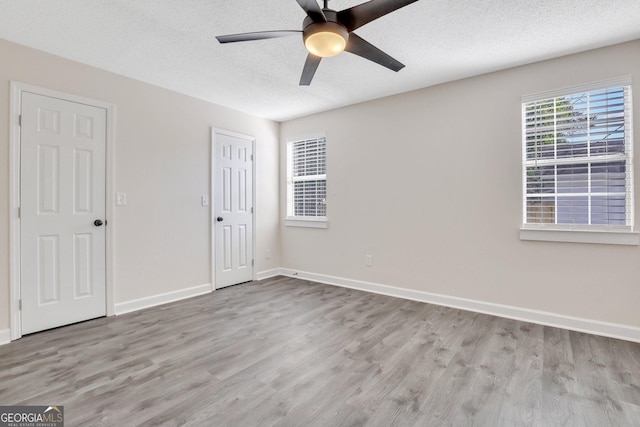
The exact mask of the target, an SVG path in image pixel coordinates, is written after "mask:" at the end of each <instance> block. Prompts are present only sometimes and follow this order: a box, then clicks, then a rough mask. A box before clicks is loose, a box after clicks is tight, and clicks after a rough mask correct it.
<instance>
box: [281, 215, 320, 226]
mask: <svg viewBox="0 0 640 427" xmlns="http://www.w3.org/2000/svg"><path fill="white" fill-rule="evenodd" d="M284 225H285V226H286V227H306V228H329V221H327V219H326V218H300V217H298V218H285V219H284Z"/></svg>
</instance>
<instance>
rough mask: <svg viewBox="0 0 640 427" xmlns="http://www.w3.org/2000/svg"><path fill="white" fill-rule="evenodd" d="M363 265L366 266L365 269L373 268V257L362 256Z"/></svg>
mask: <svg viewBox="0 0 640 427" xmlns="http://www.w3.org/2000/svg"><path fill="white" fill-rule="evenodd" d="M364 265H366V266H367V267H372V266H373V255H365V256H364Z"/></svg>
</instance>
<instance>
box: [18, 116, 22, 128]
mask: <svg viewBox="0 0 640 427" xmlns="http://www.w3.org/2000/svg"><path fill="white" fill-rule="evenodd" d="M18 126H22V114H19V115H18Z"/></svg>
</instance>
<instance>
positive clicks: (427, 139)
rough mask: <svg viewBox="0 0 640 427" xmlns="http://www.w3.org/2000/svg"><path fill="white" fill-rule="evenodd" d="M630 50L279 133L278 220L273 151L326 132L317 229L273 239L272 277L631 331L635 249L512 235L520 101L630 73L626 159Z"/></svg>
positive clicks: (400, 98)
mask: <svg viewBox="0 0 640 427" xmlns="http://www.w3.org/2000/svg"><path fill="white" fill-rule="evenodd" d="M638 52H640V41H634V42H630V43H626V44H621V45H617V46H613V47H608V48H604V49H599V50H594V51H590V52H586V53H582V54H578V55H572V56H567V57H563V58H560V59H556V60H550V61H545V62H541V63H536V64H533V65H528V66H523V67H518V68H514V69H509V70H506V71H502V72H496V73H492V74H488V75H483V76H479V77H475V78H470V79H465V80H460V81H456V82H453V83H449V84H443V85H439V86H436V87H431V88H426V89H423V90H419V91H414V92H410V93H406V94H401V95H397V96H392V97H389V98H385V99H380V100H376V101H372V102H367V103H363V104H359V105H355V106H350V107H346V108H342V109H338V110H333V111H329V112H325V113H321V114H316V115H313V116H310V117H305V118H300V119H296V120H291V121H288V122H285V123H283V124H282V125H281V150H280V152H281V154H280V156H281V158H280V164H281V165H282V166H281V173H280V175H281V190H280V191H281V197H282V200H281V204H280V209H281V212H282V214H283V215H284V213H285V212H286V200H285V191H286V184H285V173H286V171H285V165H286V163H285V154H286V151H285V150H284V149H283V147H284V144H285V143H286V141H288V140H290V139H292V138H295V137H296V136H300V135H308V134H312V133H317V132H326V134H327V152H328V154H327V156H328V157H327V168H328V172H327V173H328V181H327V186H328V196H327V203H328V205H327V212H328V218H329V228H328V229H326V230H322V229H303V228H292V227H283V229H282V230H283V231H282V264H283V267H285V268H286V269H290V270H296V271H302V272H310V273H316V274H322V275H329V276H335V277H337V278H342V279H352V280H359V281H366V282H373V283H377V284H384V285H390V286H395V287H399V288H404V289H410V290H416V291H423V292H429V293H435V294H441V295H446V296H453V297H460V298H466V299H470V300H474V301H481V302H487V303H493V304H503V305H507V306H513V307H518V308H523V309H526V310H538V311H542V312H548V313H556V314H560V315H564V316H574V317H578V318H583V319H590V320H593V321H596V322H598V321H601V322H610V323H616V324H621V325H628V326H631V327H635V328H637V327H640V309H638V303H639V302H640V248H639V247H637V246H612V245H595V244H571V243H546V242H531V241H520V240H519V232H518V231H519V226H520V225H521V218H522V208H521V206H522V201H521V200H522V199H521V191H522V179H521V117H520V111H521V110H520V103H521V96H522V95H523V94H530V93H536V92H540V91H544V90H550V89H555V88H562V87H568V86H573V85H576V84H581V83H588V82H593V81H598V80H603V79H607V78H611V77H618V76H621V75H627V74H631V75H632V77H633V81H634V82H635V83H637V84H638V87H637V88H636V94H635V97H634V109H635V112H636V113H635V117H634V125H635V128H636V129H637V131H636V143H635V147H636V153H638V152H639V151H640V145H639V143H638V141H640V116H639V114H638V112H639V111H640V55H638ZM390 78H393V76H392V75H390ZM635 158H636V159H637V158H638V154H636V155H635ZM638 177H640V171H636V180H635V185H636V194H638V191H639V190H640V179H639V178H638ZM639 199H640V197H636V200H639ZM639 207H640V205H639V204H638V202H636V206H635V210H636V212H640V209H638V208H639ZM639 220H640V219H639ZM365 254H371V255H373V260H374V265H373V267H366V266H365V265H364V257H365Z"/></svg>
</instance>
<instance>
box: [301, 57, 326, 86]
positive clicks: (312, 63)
mask: <svg viewBox="0 0 640 427" xmlns="http://www.w3.org/2000/svg"><path fill="white" fill-rule="evenodd" d="M321 60H322V58H321V57H319V56H315V55H311V54H308V55H307V60H306V61H304V68H303V69H302V76H301V77H300V86H309V85H310V84H311V80H313V75H314V74H315V73H316V70H317V69H318V65H320V61H321Z"/></svg>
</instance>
